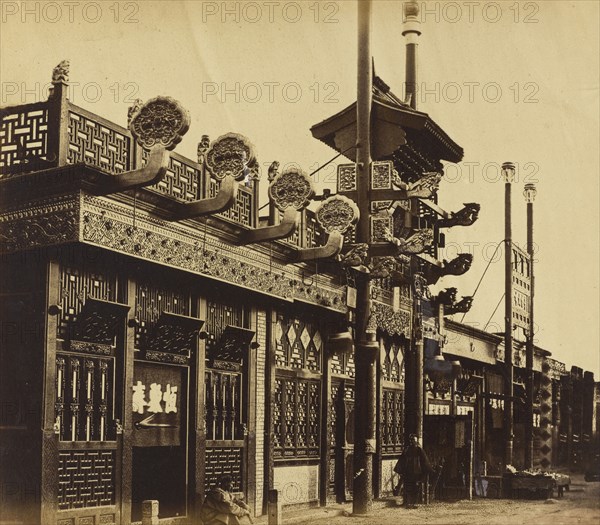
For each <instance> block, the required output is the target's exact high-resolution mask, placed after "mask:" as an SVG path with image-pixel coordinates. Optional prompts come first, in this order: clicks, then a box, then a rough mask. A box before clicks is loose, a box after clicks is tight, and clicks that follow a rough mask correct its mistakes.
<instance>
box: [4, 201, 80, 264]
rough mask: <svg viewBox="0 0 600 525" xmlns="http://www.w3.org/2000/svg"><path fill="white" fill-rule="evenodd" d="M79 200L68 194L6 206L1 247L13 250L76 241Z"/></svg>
mask: <svg viewBox="0 0 600 525" xmlns="http://www.w3.org/2000/svg"><path fill="white" fill-rule="evenodd" d="M78 224H79V200H78V198H77V197H73V196H66V197H58V198H53V199H47V200H45V201H39V202H34V203H31V204H28V205H27V207H26V208H22V209H16V210H7V211H5V212H4V213H2V214H1V215H0V251H2V252H3V253H10V252H15V251H20V250H27V249H29V248H34V247H40V246H52V245H56V244H63V243H66V242H72V241H76V240H77V239H78V236H79V226H78Z"/></svg>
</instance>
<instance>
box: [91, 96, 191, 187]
mask: <svg viewBox="0 0 600 525" xmlns="http://www.w3.org/2000/svg"><path fill="white" fill-rule="evenodd" d="M128 118H129V130H130V131H131V134H132V135H133V137H134V139H135V141H136V142H137V143H138V144H139V145H140V146H142V147H143V148H144V149H146V150H148V151H149V154H148V159H147V161H146V163H145V164H144V166H143V167H141V168H138V169H136V170H132V171H127V172H125V173H118V174H116V175H109V174H103V175H99V176H95V177H94V179H93V180H91V181H90V182H92V183H93V184H94V189H95V190H96V192H97V193H100V194H104V195H106V194H109V193H117V192H119V191H125V190H129V189H133V188H141V187H144V186H152V185H154V184H157V183H159V182H160V181H161V180H162V179H163V177H164V176H165V174H166V173H167V168H168V167H169V151H170V150H173V149H174V148H175V146H176V145H177V144H179V142H181V139H182V138H183V135H185V134H186V132H187V130H188V129H189V126H190V115H189V113H188V112H187V110H186V109H185V108H184V107H183V106H182V105H181V104H180V103H179V102H177V101H176V100H174V99H172V98H170V97H156V98H153V99H151V100H149V101H148V102H146V103H145V104H138V105H136V106H135V107H134V108H133V109H132V110H130V111H129V115H128Z"/></svg>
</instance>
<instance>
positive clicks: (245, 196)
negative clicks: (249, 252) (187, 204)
mask: <svg viewBox="0 0 600 525" xmlns="http://www.w3.org/2000/svg"><path fill="white" fill-rule="evenodd" d="M218 188H219V183H218V182H217V181H216V180H214V179H211V180H210V188H209V197H214V196H215V195H216V194H217V190H218ZM219 215H220V216H221V217H223V218H225V219H228V220H230V221H234V222H238V223H240V224H243V225H244V226H250V227H252V228H254V227H256V219H255V213H254V192H253V189H252V187H251V186H243V185H242V184H240V185H239V186H238V193H237V196H236V198H235V204H234V205H233V206H232V207H231V208H229V209H228V210H227V211H224V212H222V213H219Z"/></svg>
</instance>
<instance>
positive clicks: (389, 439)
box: [381, 388, 404, 454]
mask: <svg viewBox="0 0 600 525" xmlns="http://www.w3.org/2000/svg"><path fill="white" fill-rule="evenodd" d="M403 409H404V391H403V390H392V389H387V388H384V389H383V396H382V399H381V452H382V453H383V454H396V453H400V452H402V445H403V435H404V425H403V413H404V410H403Z"/></svg>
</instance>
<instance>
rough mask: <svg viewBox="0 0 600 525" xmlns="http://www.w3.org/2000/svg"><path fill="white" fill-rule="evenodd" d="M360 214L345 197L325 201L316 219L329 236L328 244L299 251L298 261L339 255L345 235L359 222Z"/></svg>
mask: <svg viewBox="0 0 600 525" xmlns="http://www.w3.org/2000/svg"><path fill="white" fill-rule="evenodd" d="M359 218H360V212H359V210H358V206H357V205H356V203H355V202H354V201H353V200H351V199H349V198H348V197H344V196H343V195H334V196H333V197H329V198H328V199H325V200H324V201H323V202H322V203H321V206H319V208H318V209H317V212H316V219H317V222H318V223H319V224H320V225H321V226H322V227H323V229H324V230H325V231H326V232H327V233H328V234H329V238H328V239H327V244H326V245H325V246H319V247H316V248H305V249H303V250H298V252H297V255H296V259H297V260H298V261H308V260H315V259H326V258H330V257H334V256H336V255H338V254H339V253H340V252H341V251H342V247H343V246H344V233H345V232H346V231H348V229H350V227H352V226H353V225H354V224H356V223H357V222H358V219H359Z"/></svg>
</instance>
